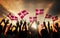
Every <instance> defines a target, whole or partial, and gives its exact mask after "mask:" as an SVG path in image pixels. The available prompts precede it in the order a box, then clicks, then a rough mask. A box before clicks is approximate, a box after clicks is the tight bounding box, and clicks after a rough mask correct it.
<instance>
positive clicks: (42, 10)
mask: <svg viewBox="0 0 60 38" xmlns="http://www.w3.org/2000/svg"><path fill="white" fill-rule="evenodd" d="M43 13H44V9H36V15H39V14H43Z"/></svg>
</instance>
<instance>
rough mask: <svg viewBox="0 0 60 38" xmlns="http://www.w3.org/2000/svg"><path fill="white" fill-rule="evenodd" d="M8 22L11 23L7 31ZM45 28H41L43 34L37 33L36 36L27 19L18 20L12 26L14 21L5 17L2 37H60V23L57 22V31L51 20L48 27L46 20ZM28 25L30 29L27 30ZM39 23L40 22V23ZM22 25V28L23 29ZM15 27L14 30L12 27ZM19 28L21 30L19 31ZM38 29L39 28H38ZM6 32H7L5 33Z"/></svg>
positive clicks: (0, 28) (0, 37)
mask: <svg viewBox="0 0 60 38" xmlns="http://www.w3.org/2000/svg"><path fill="white" fill-rule="evenodd" d="M2 22H4V27H3V26H2V24H1V23H2ZM7 24H10V25H9V26H8V30H7V32H6V31H5V30H6V28H7ZM43 24H44V27H45V29H42V30H41V35H40V34H39V33H37V34H36V35H35V36H34V33H35V32H34V31H33V32H32V31H31V29H29V28H30V27H29V25H30V23H28V24H27V22H26V21H24V23H23V21H22V20H21V21H20V22H19V21H17V23H16V26H12V25H13V24H12V23H9V20H8V19H7V20H5V18H3V19H2V21H1V22H0V38H60V27H59V26H58V25H59V24H58V23H55V26H54V25H53V26H54V28H55V29H56V30H57V32H55V31H53V30H52V26H51V28H50V22H49V21H48V25H47V26H48V27H46V22H45V21H44V22H43ZM27 25H28V29H29V30H27ZM38 25H39V23H38ZM21 26H23V27H22V29H24V30H21ZM13 28H15V30H14V31H12V29H13ZM18 28H19V31H18ZM36 31H37V30H36ZM5 33H6V34H5Z"/></svg>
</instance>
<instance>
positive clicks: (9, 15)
mask: <svg viewBox="0 0 60 38" xmlns="http://www.w3.org/2000/svg"><path fill="white" fill-rule="evenodd" d="M7 16H8V17H9V18H10V19H11V20H18V17H16V16H14V15H12V14H11V13H9V14H8V15H7Z"/></svg>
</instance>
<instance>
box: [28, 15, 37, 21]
mask: <svg viewBox="0 0 60 38" xmlns="http://www.w3.org/2000/svg"><path fill="white" fill-rule="evenodd" d="M29 20H30V22H33V21H37V17H36V16H35V17H29Z"/></svg>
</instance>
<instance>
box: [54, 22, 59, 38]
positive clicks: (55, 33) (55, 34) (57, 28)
mask: <svg viewBox="0 0 60 38" xmlns="http://www.w3.org/2000/svg"><path fill="white" fill-rule="evenodd" d="M54 28H55V29H56V30H57V32H53V38H59V32H58V31H59V27H58V23H55V27H54Z"/></svg>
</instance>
